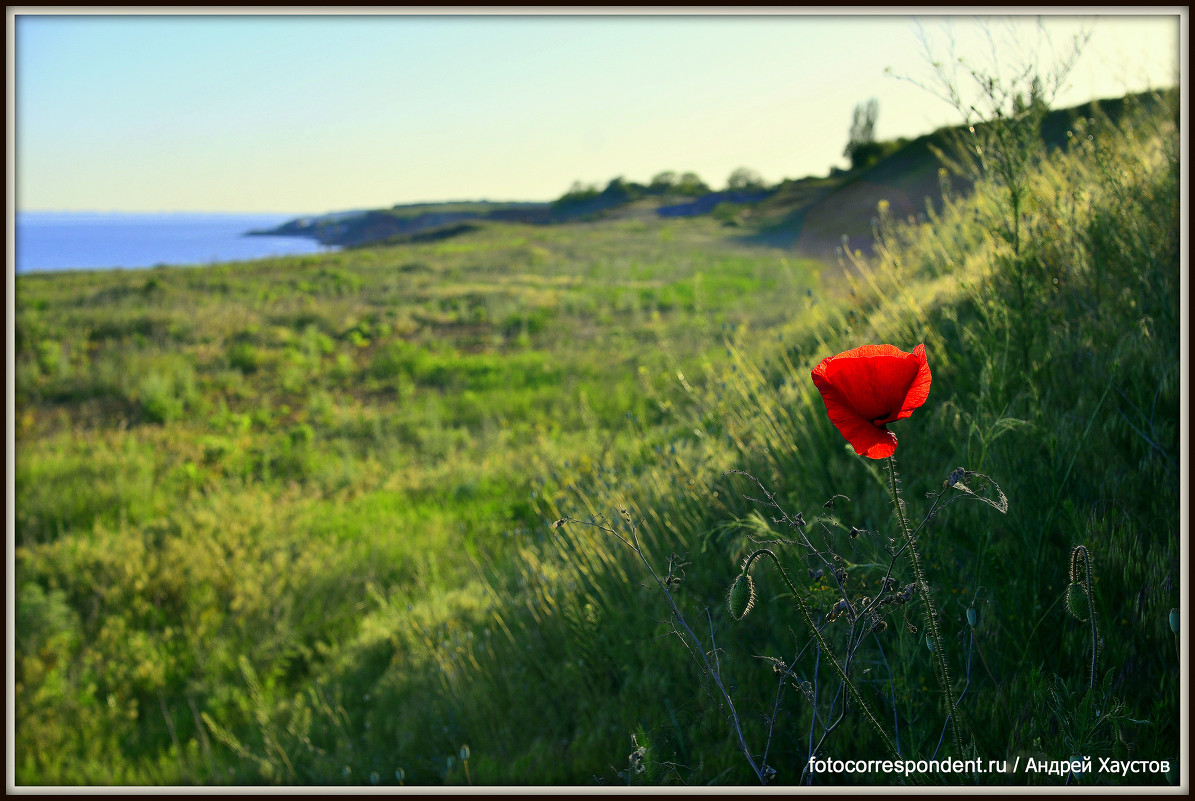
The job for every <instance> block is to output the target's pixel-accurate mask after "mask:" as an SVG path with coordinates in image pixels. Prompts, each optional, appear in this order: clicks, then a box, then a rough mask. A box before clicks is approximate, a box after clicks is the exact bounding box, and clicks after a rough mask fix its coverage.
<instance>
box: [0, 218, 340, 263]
mask: <svg viewBox="0 0 1195 801" xmlns="http://www.w3.org/2000/svg"><path fill="white" fill-rule="evenodd" d="M295 216H298V215H283V214H184V213H163V214H106V213H84V212H18V213H17V215H16V220H15V222H16V226H15V227H16V231H15V233H16V243H15V249H16V264H15V268H16V272H17V273H18V274H20V273H30V272H42V271H51V270H97V269H108V268H118V267H122V268H143V267H156V266H158V265H172V266H173V265H191V264H215V263H219V262H227V261H245V260H249V259H260V258H266V257H268V256H285V255H291V254H302V253H318V252H323V251H327V250H331V249H332V248H328V247H325V246H323V245H320V244H319V243H318V242H316V241H315V240H313V239H303V238H299V237H287V236H245V235H244V234H245V232H247V231H250V230H262V229H269V228H273V227H275V226H277V225H280V224H281V223H284V222H286V221H288V220H291V219H294V217H295Z"/></svg>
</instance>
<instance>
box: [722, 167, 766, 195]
mask: <svg viewBox="0 0 1195 801" xmlns="http://www.w3.org/2000/svg"><path fill="white" fill-rule="evenodd" d="M726 188H727V189H729V190H730V191H732V192H734V191H738V192H757V191H759V190H760V189H763V188H764V182H763V177H762V176H760V174H759V173H757V172H756V171H755V170H752V169H748V168H747V167H739V168H738V169H737V170H735V171H734V172H732V173H731V174H730V177H729V178H727V179H726Z"/></svg>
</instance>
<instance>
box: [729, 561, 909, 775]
mask: <svg viewBox="0 0 1195 801" xmlns="http://www.w3.org/2000/svg"><path fill="white" fill-rule="evenodd" d="M762 556H767V557H770V558H771V560H772V564H774V565H775V566H776V570H778V571H779V572H780V578H781V579H782V580H783V581H784V583H785V585H786V586H787V587H788V591H789V592H791V593H792V596H793V600H794V601H795V602H796V604H797V609H798V610H799V611H800V613H801V617H803V618H804V619H805V624H806V625H807V626H809V629H810V631H812V632H813V638H814V639H815V640H817V644H818V645H820V646H821V649H822V653H823V654H825V655H826V658H827V659H828V660H829V662H830V664H831V665H832V666H833V667H834V672H835V673H837V674H838V678H839V679H841V680H842V683H843V686H845V687H846V689H847V692H849V693H850V696H851V698H852V699H853V700H854V701H855V703H856V704H858V705H859V709H860V710H861V711H862V712H863V716H864V717H865V718H867V720H868V722H870V723H871V725H872V727H873V728H874V729H875V730H876V733H877V734H879V735H880V739H881V740H883V741H884V746H885V747H886V748H887V749H888V753H889V755H890V756H892V757H893V758H896V757H899V756H900V752H899V751H898V750H897V749H896V746H895V745H894V744H893V742H892V738H891V737H889V736H888V732H886V731H884V727H883V726H881V725H880V722H879V721H878V720H877V719H876V716H875V715H874V714H873V713H872V711H871V707H870V706H868V704H867V701H866V700H864V698H863V696H862V695H861V694H860V693H859V689H858V688H857V687H855V685H854V683H853V682H852V681H851V680H850V679H849V678H847V675H846V671H845V670H843V668H842V665H841V664H840V663H839V662H838V658H837V657H835V656H834V651H833V650H831V648H830V644H829V643H828V642H826V639H825V637H823V636H822V632H821V630H820V629H818V627H817V624H816V623H814V621H813V614H812V613H811V612H810V611H809V607H808V606H806V604H805V599H804V598H803V597H802V596H801V593H799V592H797V588H796V587H794V586H793V583H792V581H791V580H789V578H788V573H786V572H784V567H783V566H782V565H781V564H780V560H779V559H778V558H777V557H776V554H774V553H772V551H770V550H768V549H767V548H762V549H760V550H758V551H755V552H754V553H752V554H751V555H750V556H748V557H747V559H746V561H745V562H743V571H742V572H743V573H744V574H746V573H747V572H748V571H749V570H750V569H751V564H752V563H753V562H754V561H755V560H756V559H758V558H760V557H762Z"/></svg>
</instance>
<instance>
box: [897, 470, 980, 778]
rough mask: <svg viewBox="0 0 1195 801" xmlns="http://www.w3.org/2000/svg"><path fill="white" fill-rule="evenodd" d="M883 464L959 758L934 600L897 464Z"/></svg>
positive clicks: (955, 715) (958, 739) (958, 737)
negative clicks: (909, 516) (906, 508)
mask: <svg viewBox="0 0 1195 801" xmlns="http://www.w3.org/2000/svg"><path fill="white" fill-rule="evenodd" d="M884 461H885V462H886V463H887V465H888V491H889V492H890V493H891V495H892V502H893V505H895V507H896V519H897V521H898V522H899V523H900V532H901V535H902V536H903V537H904V539H905V544H906V545H907V546H908V547H907V548H906V550H907V551H908V553H909V562H910V564H911V565H912V566H913V578H914V581H916V582H917V591H918V593H917V594H918V595H920V596H921V604H922V606H923V607H924V609H925V619H926V626H927V627H928V628H929V637H930V639H931V640H932V643H933V648H932V649H931V654H932V659H933V663H934V673H935V674H936V675H937V679H938V686H939V687H941V688H942V693H943V695H945V697H946V710H947V715H948V719H949V721H950V732H951V736H952V737H953V739H954V749H955V756H956V757H961V756H962V754H963V738H962V734H961V733H960V731H959V725H958V710H957V709H955V702H954V691H953V690H952V689H951V687H950V673H949V671H948V670H947V667H946V648H945V645H946V642H945V640H943V639H942V633H941V631H940V629H939V626H938V614H937V611H936V610H935V609H934V602H933V599H931V598H930V593H929V582H927V581H926V580H925V573H924V572H923V571H922V569H921V556H920V555H919V554H918V553H917V545H916V543H915V542H914V541H913V530H912V528H911V527H910V526H909V519H908V517H907V516H906V515H905V505H904V502H903V501H902V500H901V498H900V488H899V486H898V484H897V480H896V460H895V459H894V458H892V457H891V456H889V457H887V458H886V459H885V460H884Z"/></svg>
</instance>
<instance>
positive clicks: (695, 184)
mask: <svg viewBox="0 0 1195 801" xmlns="http://www.w3.org/2000/svg"><path fill="white" fill-rule="evenodd" d="M709 192H710V188H709V185H708V184H706V182H705V181H703V180H701V178H699V177H698V176H697V173H695V172H686V173H684V174H683V175H681V177H680V181H678V182H677V184H676V193H677V194H678V195H693V196H694V197H696V196H697V195H708V194H709Z"/></svg>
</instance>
